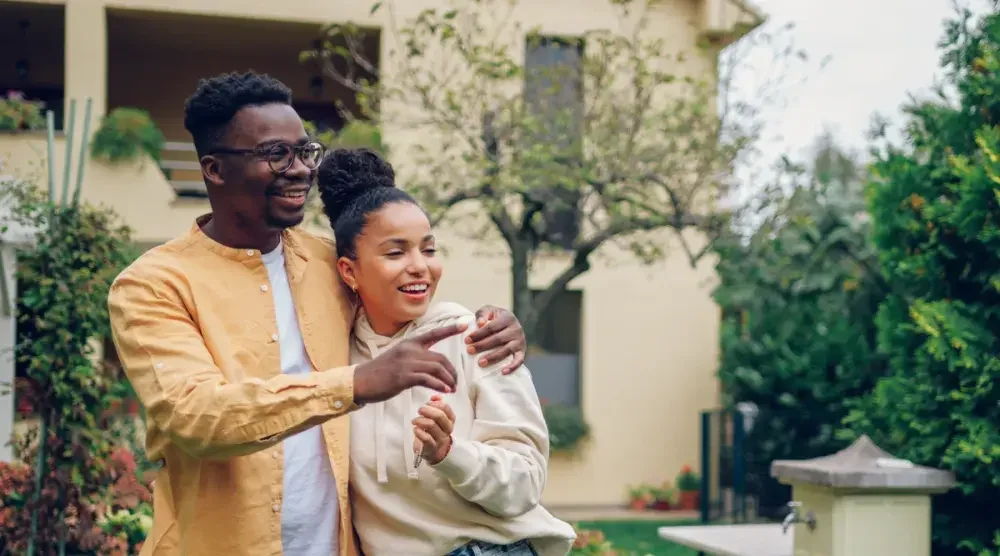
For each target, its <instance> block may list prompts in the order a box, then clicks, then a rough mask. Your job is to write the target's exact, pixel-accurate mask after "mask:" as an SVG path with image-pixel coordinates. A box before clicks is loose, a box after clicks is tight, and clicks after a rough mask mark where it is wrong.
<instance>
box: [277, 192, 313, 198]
mask: <svg viewBox="0 0 1000 556" xmlns="http://www.w3.org/2000/svg"><path fill="white" fill-rule="evenodd" d="M277 195H278V197H291V198H292V199H298V198H300V197H305V196H306V192H305V191H281V192H279V193H277Z"/></svg>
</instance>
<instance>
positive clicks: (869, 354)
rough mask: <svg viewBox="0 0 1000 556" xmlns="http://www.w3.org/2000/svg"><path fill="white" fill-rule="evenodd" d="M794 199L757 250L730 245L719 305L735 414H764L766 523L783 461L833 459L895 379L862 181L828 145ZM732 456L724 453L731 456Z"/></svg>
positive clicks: (756, 237) (760, 459) (750, 454)
mask: <svg viewBox="0 0 1000 556" xmlns="http://www.w3.org/2000/svg"><path fill="white" fill-rule="evenodd" d="M794 170H795V179H796V180H801V181H803V182H805V183H801V184H799V185H797V187H796V188H795V193H794V194H793V195H791V196H786V195H784V194H782V193H775V196H774V198H771V199H768V200H767V202H768V206H769V207H770V208H773V217H771V218H769V219H768V220H766V221H765V222H764V223H763V225H761V226H760V227H759V228H758V229H757V230H756V231H755V233H753V234H752V235H751V236H750V237H749V238H748V239H747V240H744V238H742V237H733V238H729V239H728V240H727V241H724V242H722V243H721V244H720V247H719V249H718V252H719V257H720V259H719V264H718V265H717V271H718V274H719V278H720V284H719V286H718V287H717V288H716V290H715V292H714V297H715V299H716V301H717V302H718V303H719V305H720V306H721V307H722V310H723V315H724V318H723V325H722V333H721V348H722V349H721V351H722V356H721V364H720V369H719V376H720V379H721V381H722V385H723V392H724V402H725V404H726V405H727V406H728V408H729V409H733V408H735V406H736V405H737V404H739V403H750V404H754V405H755V406H756V407H757V411H758V413H757V417H756V419H755V420H754V425H753V428H752V429H751V430H750V431H749V432H748V435H747V437H746V442H745V447H746V450H747V452H746V469H747V472H748V477H747V488H748V490H749V491H750V493H751V494H753V495H755V496H757V497H758V500H759V505H760V510H761V513H762V514H763V515H774V514H778V513H781V512H783V506H784V504H785V503H786V502H787V501H788V496H789V491H788V487H786V486H784V485H781V484H779V483H778V482H777V481H775V480H774V479H772V478H771V477H770V472H769V469H770V465H771V462H772V461H773V460H775V459H806V458H813V457H818V456H825V455H828V454H830V453H833V452H835V451H837V450H839V449H840V448H842V447H844V442H843V441H842V440H839V439H837V438H836V437H835V431H836V430H837V428H838V427H839V425H840V422H841V421H842V419H843V418H844V417H845V416H846V415H847V413H848V411H849V408H848V406H847V405H846V400H847V399H850V398H853V397H856V396H864V395H867V394H868V392H870V391H871V388H872V387H873V386H874V383H875V380H876V379H877V378H878V377H879V376H881V375H882V374H884V373H885V372H886V371H885V367H886V365H885V362H884V360H883V359H882V358H880V357H879V356H878V355H877V354H876V353H875V327H874V325H873V320H874V314H875V311H876V308H877V307H878V303H879V302H880V301H881V300H882V298H883V295H884V294H883V289H884V283H883V282H882V279H881V276H880V275H879V273H878V271H877V268H876V267H877V263H876V260H875V255H874V249H873V247H872V245H871V242H870V238H869V234H870V227H869V224H868V222H867V218H866V216H867V215H866V213H865V212H864V208H865V205H864V197H863V195H862V184H861V180H860V179H859V178H858V177H857V175H858V173H859V171H858V170H857V168H856V163H855V162H853V161H852V160H851V159H850V157H849V155H848V154H847V153H844V152H842V151H840V150H839V149H838V148H837V147H836V146H835V145H834V144H833V143H832V142H831V141H830V140H829V139H828V138H824V139H821V142H820V144H819V148H818V149H817V152H816V157H815V159H814V161H813V163H812V164H811V168H809V169H808V171H805V170H802V171H803V172H805V174H804V175H801V174H799V171H800V169H794ZM725 455H727V454H723V456H725Z"/></svg>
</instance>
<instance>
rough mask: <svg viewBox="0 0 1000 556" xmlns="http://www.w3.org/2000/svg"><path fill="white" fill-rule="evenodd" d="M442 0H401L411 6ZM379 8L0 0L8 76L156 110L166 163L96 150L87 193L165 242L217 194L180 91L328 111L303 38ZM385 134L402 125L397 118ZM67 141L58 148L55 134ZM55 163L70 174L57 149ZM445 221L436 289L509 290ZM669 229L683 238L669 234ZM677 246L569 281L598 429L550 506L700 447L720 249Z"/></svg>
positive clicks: (33, 166)
mask: <svg viewBox="0 0 1000 556" xmlns="http://www.w3.org/2000/svg"><path fill="white" fill-rule="evenodd" d="M445 4H446V2H444V1H443V0H405V1H403V2H397V5H399V6H402V7H401V8H400V9H401V11H402V12H403V13H402V14H401V15H402V16H405V14H406V13H416V12H417V11H419V10H420V9H423V8H427V7H435V6H442V7H443V6H444V5H445ZM370 7H371V6H370V3H369V2H357V1H347V0H285V1H283V2H273V1H267V0H64V1H48V0H45V1H33V2H24V1H20V0H19V1H16V2H15V1H11V0H0V91H5V90H7V89H20V90H26V91H33V92H35V93H37V95H36V96H38V97H39V98H53V99H59V101H58V102H60V103H61V102H65V101H66V100H65V99H76V100H77V105H78V106H77V118H78V120H77V124H76V129H77V135H79V130H80V129H81V126H82V123H81V119H82V105H83V102H84V99H87V98H91V99H93V102H94V113H93V116H92V127H91V129H92V130H93V129H94V128H96V126H97V124H98V123H99V118H100V117H101V116H102V115H103V114H106V113H107V112H108V111H109V110H111V109H113V108H115V107H125V106H127V107H136V108H142V109H144V110H146V111H148V112H149V114H150V115H151V117H152V118H153V120H154V121H155V122H156V124H157V125H158V126H159V127H160V129H161V130H163V132H164V134H165V135H166V138H167V140H168V141H169V143H168V147H167V152H165V153H164V160H165V161H166V162H164V166H165V167H168V168H169V169H170V170H171V171H170V172H169V174H170V179H168V178H167V177H166V174H165V172H163V171H162V170H161V168H160V167H158V166H157V164H156V163H155V162H153V161H152V160H151V159H149V160H144V161H140V162H137V163H130V164H127V165H124V166H108V165H105V164H103V163H99V162H95V161H89V162H88V167H87V171H86V175H85V180H84V182H83V188H82V192H83V196H84V198H85V199H86V200H88V201H90V202H92V203H99V204H106V205H109V206H112V207H114V208H115V210H116V211H117V212H118V213H119V214H121V216H122V218H123V219H124V220H125V222H126V223H127V224H128V225H129V226H130V227H131V228H132V230H133V235H134V238H135V240H136V241H137V242H138V243H140V244H141V245H144V246H151V245H156V244H158V243H161V242H163V241H166V240H167V239H169V238H171V237H173V236H175V235H178V234H180V233H182V232H183V231H184V230H186V229H187V228H188V227H189V226H190V225H191V223H192V221H193V220H194V218H195V217H196V216H197V215H199V214H203V213H205V212H208V211H209V207H208V203H207V200H205V199H204V198H203V197H198V196H191V195H188V194H185V193H184V192H185V191H190V190H197V188H198V181H199V174H198V172H197V171H195V170H194V168H195V164H196V161H195V160H194V155H193V150H192V147H191V145H190V138H189V137H188V136H187V134H186V133H185V131H184V129H183V125H182V122H183V102H184V99H185V98H186V97H187V96H188V95H190V94H191V93H192V92H193V91H194V89H195V87H196V85H197V81H198V79H199V78H202V77H207V76H212V75H215V74H218V73H221V72H227V71H234V70H246V69H254V70H257V71H260V72H267V73H270V74H271V75H273V76H275V77H277V78H279V79H281V80H282V81H284V82H285V83H286V84H288V85H289V86H290V87H291V88H292V89H293V91H295V97H296V99H295V100H296V107H297V108H298V109H299V110H300V113H302V114H303V117H305V118H306V119H313V115H318V116H316V117H320V118H322V117H323V115H324V114H327V112H325V110H326V107H328V106H330V105H332V104H333V101H334V100H337V99H340V100H346V97H347V95H346V94H345V92H344V91H343V90H342V89H338V88H337V87H335V86H331V84H330V83H329V82H328V81H327V82H326V83H325V85H324V86H319V85H318V82H317V80H316V77H317V72H318V70H317V68H315V67H313V66H310V65H309V64H308V63H300V62H299V53H300V52H301V51H303V50H306V49H309V48H310V47H311V45H312V42H313V40H314V39H315V38H316V36H317V33H318V29H319V26H320V25H321V24H324V23H330V22H347V21H350V22H355V23H358V24H361V25H364V26H366V27H371V28H382V27H384V26H385V25H386V21H385V19H384V18H385V17H386V15H385V13H384V12H377V13H376V14H374V15H372V14H371V13H370V11H371V10H370ZM650 14H651V16H650V17H651V23H652V28H653V29H654V30H655V32H657V33H662V36H663V37H666V38H667V41H668V44H669V45H670V46H671V47H676V49H677V51H678V52H680V51H692V50H693V49H694V45H695V44H696V42H697V41H698V40H699V39H702V38H705V37H713V38H716V39H717V38H718V37H720V36H721V37H726V36H727V35H726V34H727V33H728V32H729V30H731V29H732V28H734V26H736V25H739V24H743V25H747V24H749V25H750V26H753V25H754V24H756V23H759V22H760V15H759V14H758V13H757V12H756V11H754V10H753V9H752V8H750V7H749V6H747V5H746V4H744V3H743V2H742V0H740V1H737V0H654V1H653V2H651V11H650ZM611 16H612V7H611V6H610V4H609V2H608V1H607V0H522V1H521V3H520V4H519V5H518V7H517V9H516V10H515V18H516V20H517V21H518V22H519V23H521V24H523V27H524V28H530V27H534V26H538V27H539V28H540V29H541V30H542V32H544V33H551V34H559V35H580V34H582V33H584V32H586V31H588V30H592V29H596V28H602V27H605V26H607V22H608V21H609V19H610V18H611ZM25 22H27V24H25ZM385 35H386V34H385V33H383V36H382V39H381V40H382V41H385V40H388V39H387V37H386V36H385ZM723 40H726V39H723ZM24 61H27V62H28V64H27V68H25V64H24V63H23V62H24ZM715 63H716V61H715V59H714V58H711V57H707V56H706V57H701V58H699V57H695V58H693V59H691V60H690V61H688V62H687V65H688V67H686V68H684V71H688V72H694V73H696V74H697V73H700V74H702V75H710V74H711V72H714V71H715ZM60 108H61V107H60ZM61 115H62V111H61V110H60V116H61ZM385 134H386V139H387V141H389V142H392V140H393V136H392V134H393V131H392V130H385ZM77 141H79V137H77ZM56 151H57V152H58V153H61V152H63V147H62V138H61V137H60V138H58V140H57V148H56ZM45 156H46V150H45V140H44V135H43V134H37V133H17V134H9V133H8V134H5V133H0V167H5V172H0V173H13V174H14V175H17V176H19V177H22V178H24V179H29V180H32V181H37V182H38V183H39V184H42V183H44V177H45V174H44V171H45ZM55 162H56V168H57V175H61V172H62V170H61V169H60V167H61V165H62V163H63V161H62V160H61V156H60V157H57V160H56V161H55ZM394 162H397V161H396V160H394ZM75 163H76V162H75V161H74V165H75ZM443 235H444V243H445V246H446V248H447V252H446V254H445V257H446V259H445V275H444V279H443V282H442V285H441V289H440V290H439V294H438V295H439V296H440V298H441V299H448V300H452V301H457V302H460V303H463V304H465V305H467V306H469V307H478V306H480V305H482V304H485V303H492V304H497V305H501V306H510V299H511V285H510V278H509V275H510V273H509V265H510V261H509V258H508V257H507V256H506V254H505V252H504V249H503V246H502V245H497V246H489V245H483V244H481V243H472V242H470V241H468V240H465V239H461V236H460V235H459V234H449V232H448V230H445V231H444V233H443ZM663 241H664V242H665V243H668V244H669V243H671V238H670V236H669V235H668V234H664V239H663ZM667 249H668V253H671V254H670V255H669V256H668V257H667V258H666V259H664V260H662V261H660V262H657V263H656V264H653V265H651V266H645V265H642V264H640V263H639V262H637V261H635V260H633V259H632V258H630V257H628V256H627V255H625V254H621V253H613V252H606V253H602V260H600V261H599V262H597V263H596V264H594V265H593V268H592V270H590V271H589V272H588V273H587V274H585V275H583V276H581V277H579V278H578V279H576V280H575V281H574V282H573V283H572V284H571V289H572V290H573V291H574V292H577V295H576V299H578V306H577V307H576V308H575V313H573V314H574V315H578V318H577V317H574V319H573V320H577V321H578V322H567V323H565V324H566V326H567V327H578V329H579V341H578V344H579V346H580V348H579V353H578V354H577V355H578V361H579V374H578V377H577V380H578V385H579V392H578V398H577V400H578V403H579V405H580V407H581V408H582V411H583V413H584V415H585V418H586V420H587V421H588V423H589V424H590V426H591V429H592V433H591V438H590V439H589V440H588V442H587V443H586V444H585V445H584V446H583V447H582V448H581V449H580V450H579V451H578V452H577V453H575V454H573V455H558V456H554V457H553V460H552V463H551V466H550V474H549V482H548V485H547V488H546V493H545V502H546V503H547V504H548V505H550V506H553V507H567V506H573V507H606V506H614V505H620V504H622V503H623V502H624V501H625V497H626V487H627V485H629V484H636V483H641V482H651V483H661V482H663V481H665V480H672V479H673V478H674V476H675V475H676V474H677V472H678V470H679V469H680V468H681V467H682V466H683V465H685V464H689V465H692V466H697V465H698V463H699V462H698V458H699V428H698V427H699V412H700V411H702V410H705V409H711V408H714V407H716V406H717V405H718V385H717V380H716V376H715V371H716V366H717V357H718V347H717V346H718V328H719V310H718V308H717V307H716V305H715V304H714V303H713V301H712V299H711V296H710V293H711V287H712V279H713V276H714V275H713V271H712V261H711V260H707V259H706V260H704V261H703V262H702V263H701V264H699V266H698V267H696V268H692V267H691V266H690V265H689V264H688V262H687V260H686V258H685V257H684V256H683V254H682V253H680V252H679V250H677V249H673V250H671V249H670V248H669V246H668V248H667ZM565 264H566V261H564V260H562V259H561V257H560V256H558V255H553V256H551V257H550V258H549V259H546V260H544V261H541V263H540V264H538V265H537V267H536V268H535V269H534V275H533V276H532V281H533V282H537V284H538V285H539V286H542V285H544V284H547V283H548V280H549V279H551V277H552V276H554V274H555V273H556V272H558V270H559V269H560V268H561V267H562V266H563V265H565ZM540 372H542V371H537V370H536V373H535V374H536V375H537V374H538V373H540Z"/></svg>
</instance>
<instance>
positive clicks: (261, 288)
mask: <svg viewBox="0 0 1000 556" xmlns="http://www.w3.org/2000/svg"><path fill="white" fill-rule="evenodd" d="M260 291H262V292H266V291H267V284H261V285H260Z"/></svg>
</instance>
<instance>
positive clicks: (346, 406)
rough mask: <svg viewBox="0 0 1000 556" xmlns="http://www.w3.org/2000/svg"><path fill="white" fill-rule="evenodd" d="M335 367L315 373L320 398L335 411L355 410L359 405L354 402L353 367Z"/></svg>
mask: <svg viewBox="0 0 1000 556" xmlns="http://www.w3.org/2000/svg"><path fill="white" fill-rule="evenodd" d="M355 367H357V365H351V366H349V367H336V368H333V369H329V370H326V371H322V372H319V373H316V374H315V375H314V376H315V377H316V383H317V385H318V386H319V387H320V389H321V390H320V399H322V400H323V401H324V402H325V403H329V404H330V406H331V407H332V408H333V410H334V411H335V412H338V413H339V412H341V411H344V412H347V411H355V410H357V409H359V408H360V407H361V406H360V405H358V404H356V403H354V369H355Z"/></svg>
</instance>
